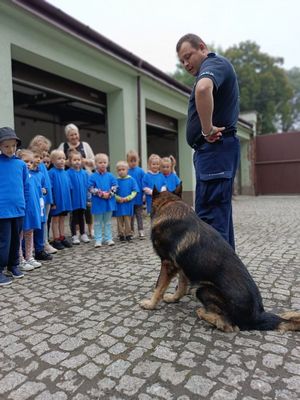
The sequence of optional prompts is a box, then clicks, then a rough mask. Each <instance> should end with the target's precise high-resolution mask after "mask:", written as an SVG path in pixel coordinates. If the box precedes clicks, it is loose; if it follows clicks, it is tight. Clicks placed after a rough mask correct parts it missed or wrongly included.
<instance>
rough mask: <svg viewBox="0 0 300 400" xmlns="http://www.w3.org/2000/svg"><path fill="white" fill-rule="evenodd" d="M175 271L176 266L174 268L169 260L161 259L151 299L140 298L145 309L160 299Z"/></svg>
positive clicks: (151, 308)
mask: <svg viewBox="0 0 300 400" xmlns="http://www.w3.org/2000/svg"><path fill="white" fill-rule="evenodd" d="M177 272H178V271H177V268H175V267H174V266H173V264H172V263H171V262H170V261H168V260H163V261H162V262H161V268H160V274H159V277H158V280H157V283H156V287H155V290H154V292H153V294H152V297H151V299H144V300H142V301H141V302H140V306H141V307H142V308H145V309H146V310H153V309H154V308H155V306H156V305H157V303H158V302H159V301H160V300H161V299H162V297H163V294H164V293H165V291H166V290H167V288H168V286H169V284H170V282H171V280H172V278H173V277H174V276H175V275H176V274H177Z"/></svg>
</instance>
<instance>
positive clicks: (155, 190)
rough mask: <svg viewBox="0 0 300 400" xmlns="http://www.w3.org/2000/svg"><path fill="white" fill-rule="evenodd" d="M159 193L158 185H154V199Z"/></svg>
mask: <svg viewBox="0 0 300 400" xmlns="http://www.w3.org/2000/svg"><path fill="white" fill-rule="evenodd" d="M158 195H159V191H158V190H157V189H156V186H155V185H154V186H153V190H152V198H153V199H154V198H155V197H157V196H158Z"/></svg>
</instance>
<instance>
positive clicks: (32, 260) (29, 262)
mask: <svg viewBox="0 0 300 400" xmlns="http://www.w3.org/2000/svg"><path fill="white" fill-rule="evenodd" d="M26 262H27V264H30V265H32V266H33V268H40V267H41V266H42V263H40V262H38V261H36V260H35V259H34V258H33V257H32V258H29V260H26Z"/></svg>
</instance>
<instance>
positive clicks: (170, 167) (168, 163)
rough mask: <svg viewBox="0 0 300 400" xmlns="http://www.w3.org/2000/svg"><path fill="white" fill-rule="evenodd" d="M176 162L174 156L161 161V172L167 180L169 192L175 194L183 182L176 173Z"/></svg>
mask: <svg viewBox="0 0 300 400" xmlns="http://www.w3.org/2000/svg"><path fill="white" fill-rule="evenodd" d="M175 165H176V160H175V158H174V157H173V156H169V157H163V158H162V159H161V167H160V170H161V172H162V174H163V175H164V177H165V178H166V183H167V190H168V191H169V192H174V191H175V189H176V188H177V186H178V185H180V182H181V180H180V179H179V178H178V176H177V175H176V173H175Z"/></svg>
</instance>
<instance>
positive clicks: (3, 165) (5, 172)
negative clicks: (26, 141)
mask: <svg viewBox="0 0 300 400" xmlns="http://www.w3.org/2000/svg"><path fill="white" fill-rule="evenodd" d="M20 144H21V140H20V139H19V138H18V137H17V135H16V133H15V131H14V130H13V129H11V128H8V127H3V128H0V151H1V154H0V286H5V285H9V284H10V283H12V280H11V279H10V278H8V277H7V276H5V275H4V274H3V271H4V268H5V267H6V266H7V273H8V274H9V275H11V276H12V277H13V278H15V279H18V278H23V276H24V274H23V272H21V271H20V269H19V247H20V233H21V231H22V226H23V218H24V216H25V205H26V202H27V200H28V193H29V192H28V191H29V187H28V170H27V166H26V164H25V163H24V161H22V160H20V159H19V158H17V157H16V156H15V152H16V149H17V145H20Z"/></svg>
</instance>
